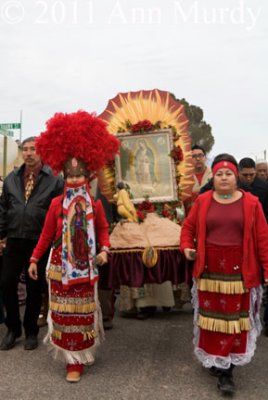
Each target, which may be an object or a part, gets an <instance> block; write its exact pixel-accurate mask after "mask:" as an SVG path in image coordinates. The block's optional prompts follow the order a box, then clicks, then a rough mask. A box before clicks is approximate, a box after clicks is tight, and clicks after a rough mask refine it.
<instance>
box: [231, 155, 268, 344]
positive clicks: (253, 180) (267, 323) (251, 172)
mask: <svg viewBox="0 0 268 400" xmlns="http://www.w3.org/2000/svg"><path fill="white" fill-rule="evenodd" d="M261 164H263V162H262V163H260V164H259V166H260V165H261ZM238 169H239V179H240V180H241V182H244V183H246V184H247V185H248V187H249V191H250V192H251V193H252V194H254V195H255V196H257V197H258V198H259V200H260V202H261V204H262V208H263V211H264V214H265V217H266V220H267V221H268V183H267V182H266V181H265V179H264V175H265V174H263V173H261V174H260V169H259V176H257V168H256V165H255V161H254V160H252V158H248V157H245V158H242V160H240V161H239V164H238ZM261 169H263V168H261ZM266 170H267V164H266ZM260 175H261V176H262V178H261V177H260ZM264 290H265V291H266V293H265V298H264V304H263V305H264V315H263V323H264V334H265V336H267V337H268V289H267V288H264Z"/></svg>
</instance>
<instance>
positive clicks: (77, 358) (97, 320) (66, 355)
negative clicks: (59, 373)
mask: <svg viewBox="0 0 268 400" xmlns="http://www.w3.org/2000/svg"><path fill="white" fill-rule="evenodd" d="M48 285H49V301H50V296H51V290H50V287H51V285H50V280H49V281H48ZM94 299H95V302H96V305H97V307H96V311H95V312H94V329H95V332H96V337H95V338H94V345H93V346H91V347H89V348H88V349H84V350H80V351H68V350H66V349H63V348H61V347H59V346H57V345H56V344H55V343H53V341H52V332H53V330H54V328H53V321H52V318H51V310H49V311H48V316H47V323H48V332H47V334H46V336H45V337H44V339H43V342H44V343H45V344H46V345H47V346H48V351H49V352H51V354H52V356H53V358H54V359H55V360H59V361H62V362H64V363H65V364H78V363H79V364H84V365H92V364H93V363H94V361H95V353H96V348H97V347H98V346H99V345H100V342H101V341H103V340H104V339H105V335H104V329H103V323H102V312H101V307H100V303H99V299H98V283H97V282H96V283H95V284H94Z"/></svg>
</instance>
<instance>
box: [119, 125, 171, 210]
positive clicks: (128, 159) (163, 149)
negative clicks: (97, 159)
mask: <svg viewBox="0 0 268 400" xmlns="http://www.w3.org/2000/svg"><path fill="white" fill-rule="evenodd" d="M117 138H118V139H119V140H120V142H121V146H120V154H119V155H118V156H116V163H115V168H116V182H117V183H118V182H121V181H123V182H124V183H126V184H128V185H129V187H130V191H131V194H132V196H133V198H132V201H133V203H136V204H138V203H141V202H142V201H144V198H145V197H146V196H149V198H150V201H152V202H158V203H159V202H167V201H175V200H177V199H178V194H177V187H176V177H175V164H174V160H173V158H172V157H170V152H171V150H172V149H173V132H172V130H171V129H161V130H155V131H151V132H147V133H141V134H131V133H122V134H121V133H118V134H117Z"/></svg>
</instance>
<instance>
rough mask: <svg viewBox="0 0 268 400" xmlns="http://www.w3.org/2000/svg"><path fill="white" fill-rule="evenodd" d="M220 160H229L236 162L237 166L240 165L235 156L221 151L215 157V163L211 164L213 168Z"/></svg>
mask: <svg viewBox="0 0 268 400" xmlns="http://www.w3.org/2000/svg"><path fill="white" fill-rule="evenodd" d="M220 161H229V162H230V163H232V164H234V165H235V166H236V168H237V167H238V165H237V161H236V159H235V158H234V156H232V155H231V154H228V153H221V154H218V155H217V156H216V157H215V158H214V160H213V163H212V165H211V168H213V167H214V165H215V164H217V163H218V162H220Z"/></svg>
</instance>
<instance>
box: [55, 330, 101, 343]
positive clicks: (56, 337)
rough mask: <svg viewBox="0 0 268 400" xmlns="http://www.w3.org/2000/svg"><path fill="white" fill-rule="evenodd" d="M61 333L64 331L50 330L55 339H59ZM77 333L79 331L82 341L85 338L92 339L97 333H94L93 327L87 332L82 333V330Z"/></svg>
mask: <svg viewBox="0 0 268 400" xmlns="http://www.w3.org/2000/svg"><path fill="white" fill-rule="evenodd" d="M62 333H64V332H61V331H59V330H57V329H54V330H53V332H52V337H53V338H55V339H58V340H61V339H62ZM78 333H81V334H82V335H83V341H84V342H85V341H86V340H91V339H94V338H95V337H96V336H97V334H96V332H95V330H94V329H92V330H91V331H89V332H84V333H83V332H78Z"/></svg>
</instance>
